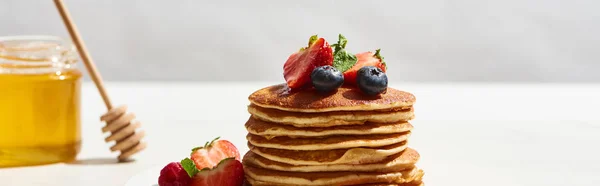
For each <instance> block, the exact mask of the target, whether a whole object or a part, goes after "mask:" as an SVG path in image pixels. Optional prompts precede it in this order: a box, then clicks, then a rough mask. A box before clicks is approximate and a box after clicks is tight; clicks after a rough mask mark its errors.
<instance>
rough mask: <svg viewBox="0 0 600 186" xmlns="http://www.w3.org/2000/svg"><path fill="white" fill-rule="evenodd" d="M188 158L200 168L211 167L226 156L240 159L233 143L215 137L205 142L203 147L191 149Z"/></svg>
mask: <svg viewBox="0 0 600 186" xmlns="http://www.w3.org/2000/svg"><path fill="white" fill-rule="evenodd" d="M190 158H191V159H192V160H193V161H194V164H195V165H196V168H198V170H202V169H204V168H213V167H215V166H217V164H218V163H219V162H221V160H223V159H226V158H235V159H236V160H240V152H238V149H237V148H236V147H235V145H233V143H231V142H229V141H227V140H219V138H216V139H214V140H212V141H210V142H206V144H204V146H203V147H196V148H194V149H192V154H191V155H190Z"/></svg>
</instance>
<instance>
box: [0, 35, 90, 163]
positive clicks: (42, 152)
mask: <svg viewBox="0 0 600 186" xmlns="http://www.w3.org/2000/svg"><path fill="white" fill-rule="evenodd" d="M76 62H77V52H76V49H75V47H74V46H73V45H72V43H71V42H69V41H66V40H63V39H61V38H58V37H53V36H14V37H0V167H13V166H28V165H40V164H49V163H56V162H66V161H71V160H74V159H75V157H76V156H77V153H78V152H79V150H80V146H81V132H80V99H81V95H80V94H81V77H82V73H81V72H80V71H79V70H78V69H77V68H76V66H75V65H76Z"/></svg>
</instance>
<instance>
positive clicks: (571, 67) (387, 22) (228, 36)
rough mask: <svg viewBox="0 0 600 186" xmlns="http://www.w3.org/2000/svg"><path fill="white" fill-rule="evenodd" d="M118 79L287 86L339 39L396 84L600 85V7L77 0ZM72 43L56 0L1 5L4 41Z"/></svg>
mask: <svg viewBox="0 0 600 186" xmlns="http://www.w3.org/2000/svg"><path fill="white" fill-rule="evenodd" d="M65 1H66V3H67V5H68V6H69V9H70V10H71V13H72V15H73V17H74V20H75V21H76V23H77V24H78V26H79V29H80V31H81V33H82V35H83V37H84V39H85V40H86V43H87V45H88V48H89V49H90V51H91V53H92V56H93V57H94V59H95V61H96V62H97V63H98V68H99V69H100V71H101V72H102V73H103V74H104V78H105V79H106V80H110V81H149V80H155V81H156V80H159V81H170V80H173V81H175V80H179V81H182V80H183V81H215V80H223V81H283V76H282V67H283V63H284V62H285V60H286V59H287V57H288V56H289V54H290V53H291V52H293V51H295V50H297V49H298V48H300V47H302V46H303V45H305V43H306V41H307V39H308V37H309V36H310V35H312V34H317V33H318V34H319V35H320V36H323V37H326V38H327V39H328V40H329V41H330V43H333V42H335V41H336V40H337V38H336V36H337V34H338V33H342V34H344V35H346V36H347V38H348V39H349V44H348V50H350V51H352V52H354V53H358V52H362V51H367V50H374V49H376V48H382V54H383V55H384V57H385V58H386V60H387V61H388V65H389V73H388V76H389V77H390V78H391V79H392V80H395V81H417V82H425V81H436V82H438V81H519V82H600V73H599V72H598V71H599V70H600V62H599V61H598V60H599V59H600V50H599V49H600V11H599V8H600V1H598V0H587V1H577V0H575V1H565V0H544V1H521V0H497V1H493V0H454V1H443V0H433V1H392V0H389V1H364V0H363V1H358V0H353V1H341V0H337V1H332V0H328V1H278V0H269V1H265V0H263V1H242V0H239V1H197V0H172V1H164V0H162V1H161V0H120V1H116V0H65ZM29 34H45V35H48V34H49V35H58V36H67V34H66V32H65V29H64V26H63V25H62V22H61V21H60V18H59V17H58V14H57V12H56V10H55V8H54V5H53V3H52V1H51V0H0V35H29Z"/></svg>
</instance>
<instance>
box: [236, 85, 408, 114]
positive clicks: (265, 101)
mask: <svg viewBox="0 0 600 186" xmlns="http://www.w3.org/2000/svg"><path fill="white" fill-rule="evenodd" d="M248 100H250V102H251V103H253V104H255V105H258V106H260V107H264V108H273V109H279V110H285V111H292V112H329V111H369V110H384V109H391V108H399V107H400V108H407V107H411V106H412V105H413V104H414V102H415V100H416V99H415V96H414V95H413V94H411V93H408V92H404V91H400V90H396V89H393V88H388V89H387V92H386V93H384V94H381V95H378V96H367V95H365V94H363V93H361V92H360V90H358V88H352V87H346V86H344V87H340V88H339V89H338V90H337V91H336V92H333V93H328V94H322V93H319V92H317V91H315V90H314V89H305V90H300V91H297V92H295V91H291V90H290V89H289V87H287V85H286V84H279V85H273V86H269V87H266V88H263V89H260V90H258V91H256V92H254V93H252V94H251V95H250V96H249V97H248Z"/></svg>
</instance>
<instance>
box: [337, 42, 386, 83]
mask: <svg viewBox="0 0 600 186" xmlns="http://www.w3.org/2000/svg"><path fill="white" fill-rule="evenodd" d="M380 51H381V50H380V49H377V50H376V51H375V54H373V52H363V53H359V54H356V58H357V59H358V61H356V64H354V66H352V68H350V69H348V70H347V71H345V72H344V81H345V82H346V83H349V84H356V74H357V72H358V70H360V68H362V67H364V66H375V67H378V68H380V69H381V70H382V71H383V72H385V71H386V70H387V66H386V65H385V62H384V61H383V57H381V55H380V53H379V52H380Z"/></svg>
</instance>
